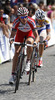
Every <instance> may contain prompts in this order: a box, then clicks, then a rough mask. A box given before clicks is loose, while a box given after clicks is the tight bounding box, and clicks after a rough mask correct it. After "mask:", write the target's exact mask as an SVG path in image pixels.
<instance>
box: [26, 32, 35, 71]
mask: <svg viewBox="0 0 55 100" xmlns="http://www.w3.org/2000/svg"><path fill="white" fill-rule="evenodd" d="M33 42H34V36H33V33H32V31H30V32H29V33H28V35H27V39H26V43H28V44H33ZM32 50H33V48H32V47H29V46H28V47H27V61H26V62H27V63H26V69H25V71H29V70H30V58H31V53H32Z"/></svg>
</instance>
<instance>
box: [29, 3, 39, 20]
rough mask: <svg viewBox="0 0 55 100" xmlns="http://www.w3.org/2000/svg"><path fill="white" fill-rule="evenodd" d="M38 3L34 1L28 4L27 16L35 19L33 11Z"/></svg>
mask: <svg viewBox="0 0 55 100" xmlns="http://www.w3.org/2000/svg"><path fill="white" fill-rule="evenodd" d="M38 8H39V7H38V5H37V4H36V3H31V4H29V16H30V17H32V18H33V19H35V11H36V10H37V9H38Z"/></svg>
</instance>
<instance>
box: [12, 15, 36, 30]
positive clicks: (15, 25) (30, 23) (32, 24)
mask: <svg viewBox="0 0 55 100" xmlns="http://www.w3.org/2000/svg"><path fill="white" fill-rule="evenodd" d="M35 28H36V24H35V21H34V20H33V19H32V18H31V17H29V16H28V19H27V23H26V24H25V25H24V24H22V23H21V21H20V20H19V18H17V19H16V20H15V21H14V23H13V27H12V29H15V30H17V32H18V30H19V31H22V32H29V31H31V30H33V29H35Z"/></svg>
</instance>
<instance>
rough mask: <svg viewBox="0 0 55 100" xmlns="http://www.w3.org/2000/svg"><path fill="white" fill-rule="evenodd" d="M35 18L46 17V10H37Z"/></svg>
mask: <svg viewBox="0 0 55 100" xmlns="http://www.w3.org/2000/svg"><path fill="white" fill-rule="evenodd" d="M35 18H36V19H41V20H43V19H45V12H44V11H43V10H41V9H38V10H36V12H35Z"/></svg>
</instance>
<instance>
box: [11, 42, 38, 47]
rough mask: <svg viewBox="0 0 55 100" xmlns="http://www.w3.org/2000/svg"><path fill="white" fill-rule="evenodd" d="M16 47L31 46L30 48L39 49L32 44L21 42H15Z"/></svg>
mask: <svg viewBox="0 0 55 100" xmlns="http://www.w3.org/2000/svg"><path fill="white" fill-rule="evenodd" d="M13 43H14V44H15V45H24V46H25V45H26V46H30V47H37V45H35V46H34V45H32V44H27V43H21V42H13Z"/></svg>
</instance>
